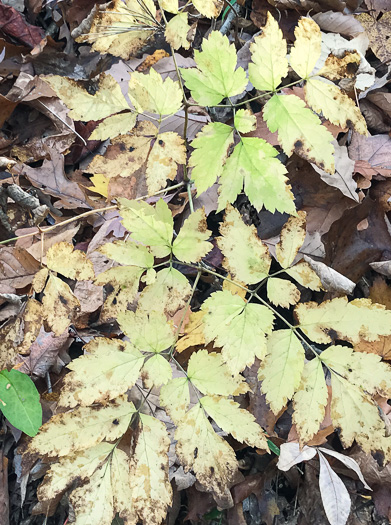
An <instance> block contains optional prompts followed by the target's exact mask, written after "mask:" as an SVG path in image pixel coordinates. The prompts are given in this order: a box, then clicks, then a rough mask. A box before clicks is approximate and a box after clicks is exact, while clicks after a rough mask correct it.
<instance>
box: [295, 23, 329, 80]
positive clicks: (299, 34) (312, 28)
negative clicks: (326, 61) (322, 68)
mask: <svg viewBox="0 0 391 525" xmlns="http://www.w3.org/2000/svg"><path fill="white" fill-rule="evenodd" d="M295 37H296V40H295V44H294V46H293V47H292V49H291V56H290V63H291V66H292V68H293V69H294V70H295V71H296V73H297V74H298V75H299V76H300V77H301V78H308V76H309V75H310V73H311V72H312V70H313V69H314V67H315V64H316V62H317V61H318V59H319V57H320V52H321V45H322V34H321V32H320V29H319V26H318V24H317V23H316V22H315V21H314V20H311V18H301V19H300V20H299V22H298V25H297V27H296V29H295Z"/></svg>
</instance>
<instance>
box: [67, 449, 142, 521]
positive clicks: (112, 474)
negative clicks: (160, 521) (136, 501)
mask: <svg viewBox="0 0 391 525" xmlns="http://www.w3.org/2000/svg"><path fill="white" fill-rule="evenodd" d="M130 479H131V470H130V459H129V456H128V455H127V454H126V453H125V452H124V451H123V450H120V449H118V448H113V451H112V455H110V456H109V457H108V460H107V461H106V462H105V463H104V464H103V465H102V466H100V467H99V468H98V469H97V470H96V471H95V472H94V474H93V475H92V476H91V477H90V479H88V481H87V483H85V484H83V485H82V486H81V487H79V488H77V489H76V490H74V491H73V492H72V494H71V497H70V500H71V502H72V507H73V509H74V511H75V515H76V522H75V523H76V524H78V523H80V524H82V523H83V524H84V523H85V524H87V523H91V519H92V520H94V523H99V525H111V524H112V521H113V519H114V517H115V514H116V513H118V515H119V516H120V518H123V519H124V521H125V523H129V524H135V523H136V522H137V517H136V515H135V512H134V505H133V499H132V491H131V489H130Z"/></svg>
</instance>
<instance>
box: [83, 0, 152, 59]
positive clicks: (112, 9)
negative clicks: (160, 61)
mask: <svg viewBox="0 0 391 525" xmlns="http://www.w3.org/2000/svg"><path fill="white" fill-rule="evenodd" d="M155 17H156V7H155V4H154V3H153V1H152V0H144V1H143V2H142V3H138V2H137V0H127V1H126V3H124V2H122V0H114V2H113V3H112V4H110V6H106V7H105V8H104V10H103V11H100V10H99V9H98V10H96V12H95V16H94V19H93V22H92V25H91V29H90V31H89V33H88V34H86V35H82V36H80V37H78V38H77V39H76V41H77V42H85V41H87V42H88V41H90V42H91V41H92V42H93V45H92V50H93V51H99V52H100V53H111V54H112V55H114V56H117V57H121V58H123V59H124V60H127V59H129V58H130V57H131V56H133V55H134V54H135V53H137V51H138V50H139V49H140V48H142V46H143V45H144V43H145V41H146V40H147V39H148V38H149V37H150V36H151V35H152V34H153V32H154V31H156V29H157V22H156V20H155ZM146 26H147V27H146ZM148 26H149V27H148Z"/></svg>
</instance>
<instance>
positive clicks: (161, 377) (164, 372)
mask: <svg viewBox="0 0 391 525" xmlns="http://www.w3.org/2000/svg"><path fill="white" fill-rule="evenodd" d="M141 376H142V378H143V381H144V384H145V386H146V388H152V387H154V386H155V387H159V386H161V385H165V384H166V383H168V381H170V379H171V378H172V369H171V365H170V363H169V362H168V360H167V359H166V358H165V357H163V356H162V355H159V354H155V355H153V356H152V357H149V358H147V359H146V360H145V363H144V366H143V369H142V371H141Z"/></svg>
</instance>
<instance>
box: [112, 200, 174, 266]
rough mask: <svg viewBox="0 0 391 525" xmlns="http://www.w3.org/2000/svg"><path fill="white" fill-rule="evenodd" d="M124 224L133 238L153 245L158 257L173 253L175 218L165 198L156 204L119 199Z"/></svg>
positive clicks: (152, 248)
mask: <svg viewBox="0 0 391 525" xmlns="http://www.w3.org/2000/svg"><path fill="white" fill-rule="evenodd" d="M118 201H119V204H120V213H121V216H122V224H123V225H124V226H125V228H126V229H128V230H129V231H131V232H132V239H134V240H135V241H138V242H141V243H143V244H145V245H146V246H150V247H151V251H152V253H153V254H154V255H155V256H156V257H166V256H167V255H169V254H170V253H171V241H172V231H173V225H174V223H173V218H172V215H171V211H170V209H169V207H168V206H167V204H166V203H165V202H164V200H163V199H159V200H158V201H157V203H156V206H155V207H154V206H150V205H149V204H147V203H146V202H143V201H129V200H128V199H118Z"/></svg>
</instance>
